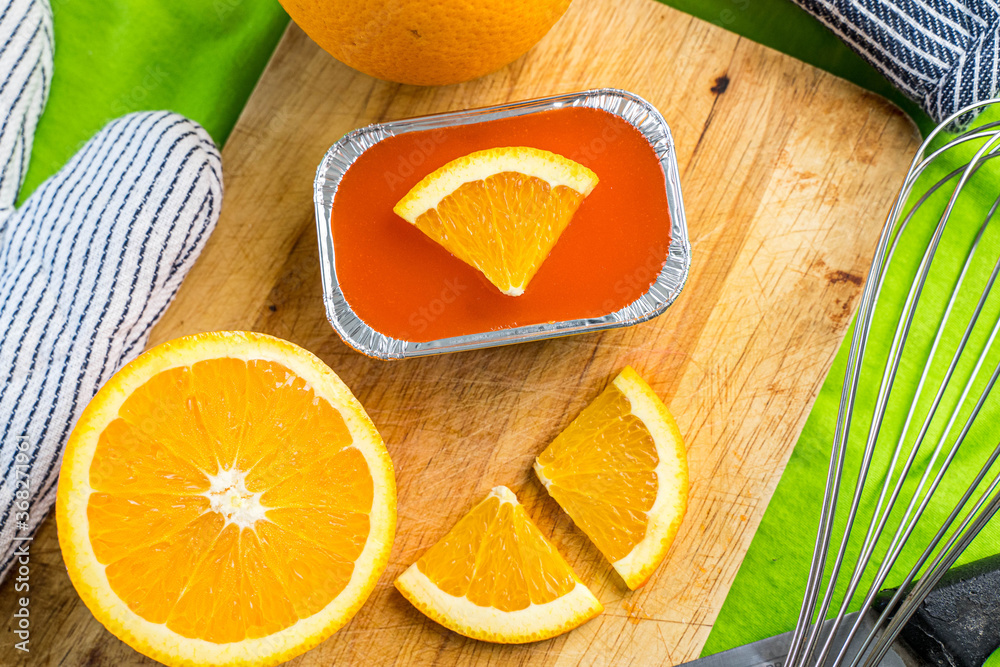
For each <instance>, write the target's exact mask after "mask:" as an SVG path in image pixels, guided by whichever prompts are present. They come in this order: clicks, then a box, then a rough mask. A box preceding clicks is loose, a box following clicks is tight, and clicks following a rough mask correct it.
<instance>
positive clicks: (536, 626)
mask: <svg viewBox="0 0 1000 667" xmlns="http://www.w3.org/2000/svg"><path fill="white" fill-rule="evenodd" d="M396 588H398V589H399V592H400V593H402V594H403V596H404V597H405V598H406V599H407V600H409V601H410V602H411V603H413V605H414V606H415V607H416V608H417V609H419V610H420V611H421V612H423V613H424V614H426V615H427V616H429V617H430V618H431V619H433V620H435V621H437V622H438V623H440V624H441V625H443V626H445V627H446V628H449V629H451V630H454V631H455V632H458V633H459V634H463V635H465V636H466V637H471V638H473V639H481V640H484V641H490V642H499V643H504V644H521V643H525V642H532V641H538V640H541V639H548V638H549V637H555V636H556V635H560V634H562V633H564V632H567V631H569V630H572V629H573V628H575V627H577V626H578V625H580V624H582V623H584V622H586V621H588V620H590V619H591V618H593V617H594V616H597V615H598V614H600V613H601V612H602V611H603V610H604V608H603V607H602V606H601V603H600V602H598V601H597V598H595V597H594V595H593V593H591V592H590V590H589V589H588V588H587V587H586V586H584V585H583V582H581V581H580V580H579V579H578V578H577V576H576V574H575V573H574V572H573V569H572V568H571V567H570V566H569V564H568V563H567V562H566V561H565V560H564V559H563V557H562V556H561V555H560V554H559V552H558V551H556V548H555V547H554V546H552V544H551V543H550V542H549V541H548V540H547V539H545V536H544V535H542V533H541V532H540V531H539V530H538V527H537V526H535V524H534V522H532V520H531V518H530V517H529V516H528V514H527V512H525V511H524V507H522V506H521V504H520V503H518V502H517V498H516V497H515V496H514V493H513V492H512V491H511V490H510V489H508V488H507V487H505V486H498V487H496V488H494V489H493V490H492V491H491V492H490V494H489V495H488V496H486V498H485V499H484V500H483V501H482V502H480V503H479V504H478V505H476V506H475V507H473V508H472V509H471V510H470V511H469V513H468V514H466V515H465V516H464V517H462V519H460V520H459V522H458V523H457V524H455V527H454V528H452V529H451V531H450V532H449V533H448V534H447V535H445V536H444V537H443V538H441V541H440V542H438V543H437V544H435V545H434V546H433V547H431V548H430V549H429V550H428V551H427V553H425V554H424V555H423V556H421V557H420V560H418V561H417V562H416V563H414V564H413V565H411V566H410V567H409V568H408V569H407V570H406V571H405V572H403V574H402V575H400V576H399V578H398V579H396Z"/></svg>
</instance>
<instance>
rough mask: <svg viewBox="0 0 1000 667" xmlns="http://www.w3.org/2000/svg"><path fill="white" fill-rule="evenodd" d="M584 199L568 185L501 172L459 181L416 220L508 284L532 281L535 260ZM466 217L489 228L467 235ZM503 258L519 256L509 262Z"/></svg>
mask: <svg viewBox="0 0 1000 667" xmlns="http://www.w3.org/2000/svg"><path fill="white" fill-rule="evenodd" d="M582 199H583V195H581V194H580V193H579V192H577V191H576V190H573V189H572V188H568V187H566V186H563V185H558V186H556V187H555V188H550V187H549V184H548V183H546V182H545V181H543V180H541V179H539V178H533V177H530V176H525V175H524V174H518V173H516V172H509V171H508V172H501V173H499V174H496V175H494V176H490V177H489V178H486V179H484V180H482V181H473V182H471V183H465V184H463V185H461V186H459V187H458V188H457V189H456V190H455V191H454V192H453V193H452V194H451V195H449V196H447V197H445V198H444V199H442V200H441V202H440V203H439V204H438V205H437V207H435V208H432V209H430V210H429V211H427V212H426V213H423V214H421V215H420V216H419V217H417V220H416V223H415V224H416V226H417V228H418V229H420V230H422V231H423V232H424V233H426V234H427V235H428V236H430V237H431V238H433V239H435V240H437V241H438V242H439V243H440V244H441V245H443V246H444V247H445V248H446V249H448V250H449V251H451V253H452V254H454V255H455V256H456V257H458V258H459V259H461V260H463V261H465V262H468V263H469V264H472V265H473V266H475V267H476V268H478V269H479V270H480V271H482V272H483V273H484V274H485V275H486V277H487V279H489V281H490V282H491V283H493V284H494V285H498V286H500V285H502V286H503V287H504V289H509V288H510V287H511V286H512V285H513V286H515V287H519V286H521V285H523V284H525V283H527V282H530V281H531V277H532V276H533V275H534V273H535V270H537V268H538V267H537V266H536V265H535V263H536V261H538V260H539V259H541V260H543V261H544V259H545V257H546V256H548V254H549V252H550V251H551V250H552V246H553V245H555V243H556V241H557V240H558V238H559V235H560V234H561V233H562V231H563V230H564V229H565V228H566V225H567V224H568V223H569V221H570V219H571V218H572V217H573V213H574V212H575V211H576V209H577V207H578V206H579V205H580V202H581V200H582ZM499 213H502V215H501V214H499ZM468 220H482V221H487V224H486V225H484V227H486V228H488V229H489V230H490V231H491V233H490V234H488V235H487V234H479V235H474V236H473V237H472V238H471V239H469V238H468V237H469V235H468V233H463V231H462V230H463V228H467V224H468V223H467V222H466V221H468ZM499 239H504V240H503V241H502V242H501V241H500V240H499ZM467 240H469V241H472V242H471V243H466V241H467ZM505 257H507V258H516V259H517V260H519V261H517V262H512V263H511V264H509V265H508V263H507V261H505V259H504V258H505ZM501 291H503V290H501Z"/></svg>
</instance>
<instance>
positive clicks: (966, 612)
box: [875, 554, 1000, 667]
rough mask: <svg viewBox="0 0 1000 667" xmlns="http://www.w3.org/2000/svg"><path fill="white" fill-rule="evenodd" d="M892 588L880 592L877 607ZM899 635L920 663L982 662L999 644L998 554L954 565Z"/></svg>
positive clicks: (946, 666)
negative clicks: (957, 565)
mask: <svg viewBox="0 0 1000 667" xmlns="http://www.w3.org/2000/svg"><path fill="white" fill-rule="evenodd" d="M894 592H895V591H894V590H886V591H882V592H881V593H879V595H878V597H877V598H876V599H875V607H876V609H878V610H879V611H881V610H882V609H884V608H885V605H886V604H888V602H889V600H890V599H891V598H892V594H893V593H894ZM897 641H898V642H902V643H904V644H905V645H906V646H907V648H909V649H910V653H911V654H912V655H913V656H915V657H918V660H919V661H920V663H921V665H927V666H934V667H937V666H939V665H940V666H941V667H982V664H983V662H985V661H986V659H987V658H988V657H989V656H990V655H991V654H992V653H993V652H994V651H996V650H997V648H998V647H1000V554H997V555H995V556H990V557H988V558H984V559H982V560H978V561H974V562H971V563H967V564H965V565H962V566H959V567H955V568H952V569H951V570H950V571H949V572H948V573H947V574H945V575H944V576H943V577H942V578H941V581H940V582H938V585H937V586H936V587H935V588H934V590H933V591H932V592H931V594H930V595H928V596H927V599H926V600H924V602H923V604H921V605H920V607H919V608H918V609H917V612H916V613H915V614H914V615H913V617H912V618H911V619H910V622H909V623H907V624H906V627H905V628H904V629H903V631H902V633H901V634H900V636H899V638H898V639H897Z"/></svg>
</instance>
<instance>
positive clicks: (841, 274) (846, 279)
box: [826, 270, 863, 287]
mask: <svg viewBox="0 0 1000 667" xmlns="http://www.w3.org/2000/svg"><path fill="white" fill-rule="evenodd" d="M826 280H827V282H829V283H830V284H831V285H839V284H841V283H850V284H852V285H855V286H858V287H860V286H861V283H862V282H863V279H862V278H861V276H859V275H857V274H854V273H851V272H849V271H839V270H838V271H831V272H830V273H828V274H826Z"/></svg>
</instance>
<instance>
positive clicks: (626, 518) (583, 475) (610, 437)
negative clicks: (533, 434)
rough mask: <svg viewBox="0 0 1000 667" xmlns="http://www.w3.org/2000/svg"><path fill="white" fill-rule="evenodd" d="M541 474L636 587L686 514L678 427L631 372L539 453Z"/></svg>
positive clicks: (662, 553) (663, 552)
mask: <svg viewBox="0 0 1000 667" xmlns="http://www.w3.org/2000/svg"><path fill="white" fill-rule="evenodd" d="M535 473H536V474H537V475H538V478H539V479H540V480H541V482H542V484H544V485H545V488H546V489H547V490H548V492H549V494H550V495H551V496H552V497H553V498H555V500H556V502H558V503H559V505H560V506H561V507H562V508H563V509H564V510H565V511H566V513H567V514H569V516H570V517H571V518H572V519H573V522H574V523H575V524H576V525H577V526H578V527H579V528H580V529H581V530H583V532H584V533H586V535H587V537H589V538H590V540H591V541H592V542H593V543H594V544H595V545H596V546H597V548H598V549H599V550H600V551H601V553H602V554H604V557H605V558H607V559H608V560H609V561H610V562H611V565H612V566H613V567H614V568H615V570H617V571H618V574H620V575H621V576H622V578H623V579H624V580H625V583H626V584H627V585H628V587H629V588H631V589H636V588H638V587H639V586H641V585H643V584H644V583H645V582H646V580H647V579H648V578H649V576H650V575H651V574H652V573H653V570H655V569H656V567H657V566H658V565H659V564H660V562H661V561H662V560H663V558H664V556H666V554H667V550H668V549H670V545H671V544H672V543H673V541H674V536H675V535H676V534H677V529H678V528H679V527H680V524H681V520H682V519H683V518H684V512H685V511H686V509H687V497H688V470H687V454H686V452H685V449H684V441H683V440H682V439H681V434H680V430H679V429H678V428H677V422H675V421H674V418H673V415H671V414H670V412H669V411H668V410H667V408H666V406H665V405H663V402H662V401H661V400H660V399H659V398H658V397H657V396H656V394H655V393H653V390H652V389H651V388H650V387H649V385H648V384H646V383H645V382H644V381H643V379H642V378H641V377H639V375H638V373H636V372H635V371H634V370H632V368H631V367H630V366H626V367H625V369H624V370H623V371H622V372H621V374H619V375H618V377H616V378H615V379H614V381H613V382H612V383H611V384H610V385H609V386H608V388H607V389H605V390H604V392H602V393H601V394H600V395H599V396H598V397H597V398H596V399H594V401H593V402H592V403H591V404H590V405H589V406H587V407H586V408H585V409H584V410H583V412H581V413H580V414H579V415H578V416H577V418H576V419H574V420H573V421H572V423H570V425H569V426H567V427H566V429H565V430H564V431H563V432H562V433H560V434H559V435H558V436H557V437H556V439H555V440H553V441H552V444H550V445H549V446H548V448H546V449H545V451H544V452H542V453H541V455H540V456H539V457H538V458H537V459H536V460H535Z"/></svg>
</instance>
